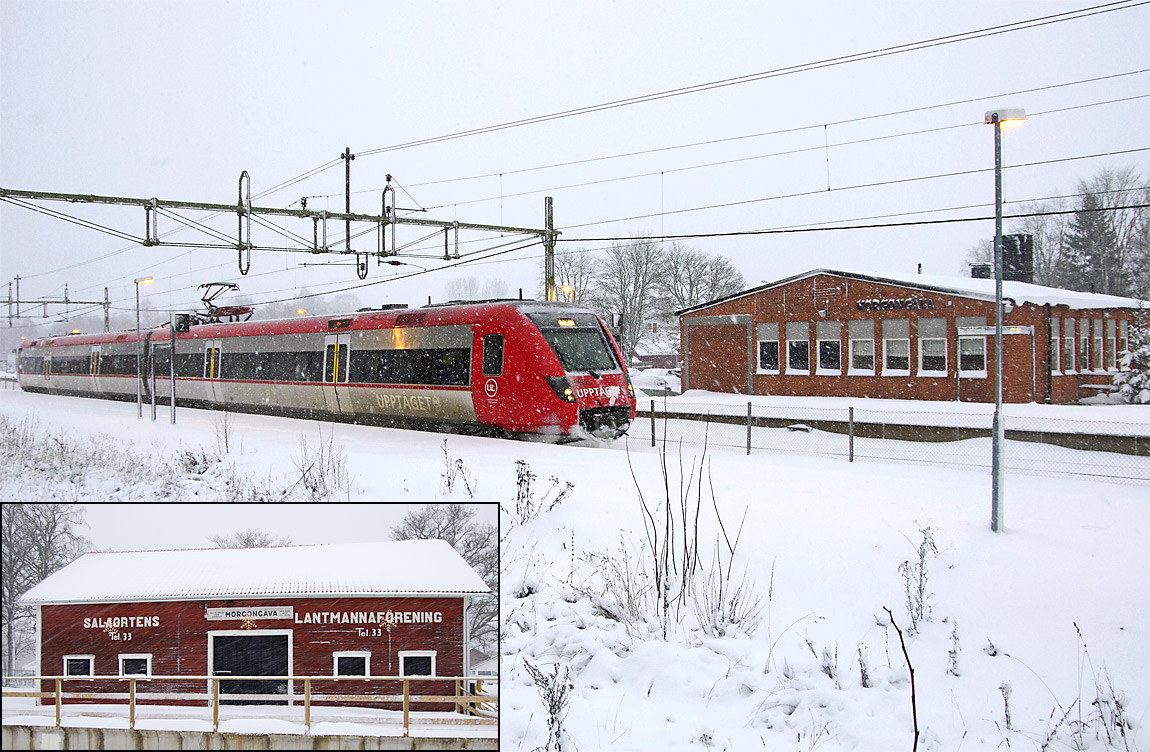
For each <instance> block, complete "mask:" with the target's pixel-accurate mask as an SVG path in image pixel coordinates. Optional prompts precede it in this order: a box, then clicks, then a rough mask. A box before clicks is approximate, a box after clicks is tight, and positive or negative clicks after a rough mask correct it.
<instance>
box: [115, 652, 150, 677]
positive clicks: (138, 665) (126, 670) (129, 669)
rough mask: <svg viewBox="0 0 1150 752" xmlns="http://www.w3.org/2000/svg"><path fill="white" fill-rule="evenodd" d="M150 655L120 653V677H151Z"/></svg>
mask: <svg viewBox="0 0 1150 752" xmlns="http://www.w3.org/2000/svg"><path fill="white" fill-rule="evenodd" d="M151 675H152V654H151V653H120V676H151Z"/></svg>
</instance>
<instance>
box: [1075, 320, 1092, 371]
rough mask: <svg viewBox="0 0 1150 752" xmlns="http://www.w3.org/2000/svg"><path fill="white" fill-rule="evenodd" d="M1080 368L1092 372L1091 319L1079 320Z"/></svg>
mask: <svg viewBox="0 0 1150 752" xmlns="http://www.w3.org/2000/svg"><path fill="white" fill-rule="evenodd" d="M1078 342H1079V345H1078V368H1079V370H1081V371H1089V370H1090V319H1079V320H1078Z"/></svg>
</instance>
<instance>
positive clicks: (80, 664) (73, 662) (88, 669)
mask: <svg viewBox="0 0 1150 752" xmlns="http://www.w3.org/2000/svg"><path fill="white" fill-rule="evenodd" d="M95 661H96V656H94V655H66V656H64V676H92V675H93V674H94V671H93V669H92V664H93V663H94V662H95Z"/></svg>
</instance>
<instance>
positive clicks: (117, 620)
mask: <svg viewBox="0 0 1150 752" xmlns="http://www.w3.org/2000/svg"><path fill="white" fill-rule="evenodd" d="M158 626H160V617H158V616H105V617H90V618H87V619H84V629H107V628H108V627H113V628H116V629H119V628H120V627H127V628H133V627H158Z"/></svg>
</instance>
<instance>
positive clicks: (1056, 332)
mask: <svg viewBox="0 0 1150 752" xmlns="http://www.w3.org/2000/svg"><path fill="white" fill-rule="evenodd" d="M1061 340H1062V319H1057V318H1054V319H1050V372H1051V373H1058V371H1059V368H1060V366H1061V365H1062V358H1061V357H1060V356H1059V353H1058V343H1059V342H1060V341H1061Z"/></svg>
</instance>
